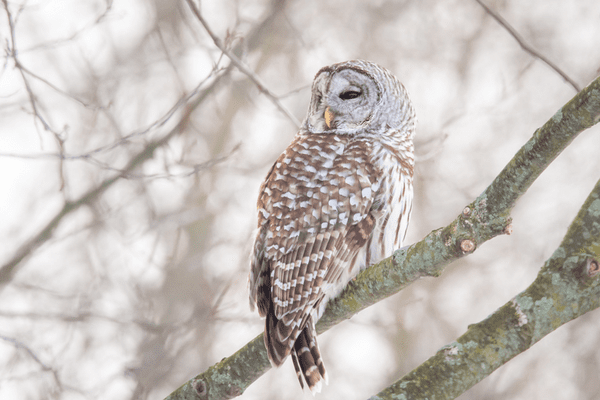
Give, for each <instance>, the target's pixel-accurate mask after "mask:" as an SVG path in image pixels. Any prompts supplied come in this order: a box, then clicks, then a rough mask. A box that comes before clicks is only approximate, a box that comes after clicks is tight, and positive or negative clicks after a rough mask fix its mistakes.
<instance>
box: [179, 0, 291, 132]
mask: <svg viewBox="0 0 600 400" xmlns="http://www.w3.org/2000/svg"><path fill="white" fill-rule="evenodd" d="M186 1H187V3H188V5H189V6H190V9H191V10H192V12H193V13H194V15H195V16H196V18H198V20H199V21H200V23H201V24H202V26H203V27H204V29H206V32H207V33H208V34H209V35H210V37H211V38H212V40H213V42H214V43H215V46H217V47H218V48H219V49H220V50H221V51H222V52H223V53H224V54H225V55H226V56H227V57H229V59H230V60H231V62H232V63H233V64H235V66H236V67H237V68H238V69H239V70H240V71H241V72H242V73H243V74H244V75H246V76H247V77H248V78H250V80H251V81H252V82H253V83H254V84H255V85H256V87H257V88H258V90H260V91H261V92H262V93H264V94H265V96H267V97H268V98H269V100H271V101H272V102H273V104H275V107H277V109H279V111H281V112H282V113H283V114H285V116H286V117H287V118H288V119H289V120H290V121H291V122H292V123H293V124H294V125H295V126H296V127H299V126H300V121H298V119H297V118H296V117H295V116H294V115H293V114H292V113H291V112H290V111H289V110H288V109H287V108H285V106H284V105H283V104H282V103H281V101H279V98H278V97H277V96H275V95H274V94H273V93H271V91H270V90H269V89H267V87H266V86H265V84H264V83H263V82H262V81H261V80H260V78H259V77H258V76H257V75H256V74H255V73H254V72H253V71H252V70H250V69H249V68H248V67H246V66H245V65H244V63H243V62H242V61H241V60H240V59H239V58H237V57H236V56H235V54H233V53H232V52H231V51H229V50H228V49H227V47H226V46H225V45H223V43H222V42H221V39H219V38H218V37H217V35H215V33H214V32H213V31H212V30H211V29H210V27H209V26H208V24H207V23H206V21H205V20H204V18H203V17H202V14H201V13H200V10H199V9H198V7H196V4H194V1H193V0H186Z"/></svg>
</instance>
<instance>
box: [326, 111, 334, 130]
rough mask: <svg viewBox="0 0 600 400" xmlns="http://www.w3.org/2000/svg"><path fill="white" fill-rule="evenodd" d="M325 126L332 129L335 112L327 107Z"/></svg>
mask: <svg viewBox="0 0 600 400" xmlns="http://www.w3.org/2000/svg"><path fill="white" fill-rule="evenodd" d="M324 117H325V125H327V129H331V121H333V112H332V111H331V108H329V107H327V108H326V109H325V115H324Z"/></svg>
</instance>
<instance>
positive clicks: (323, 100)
mask: <svg viewBox="0 0 600 400" xmlns="http://www.w3.org/2000/svg"><path fill="white" fill-rule="evenodd" d="M407 119H414V112H413V111H412V106H411V104H410V100H408V97H407V95H406V91H405V90H404V88H403V87H402V85H401V84H400V82H398V80H397V79H396V78H395V77H394V76H393V75H392V74H390V73H389V72H388V71H387V70H385V69H384V68H382V67H380V66H378V65H377V64H374V63H371V62H368V61H362V60H353V61H347V62H343V63H339V64H334V65H331V66H329V67H325V68H322V69H321V70H320V71H319V72H318V73H317V75H316V77H315V80H314V82H313V86H312V99H311V102H310V107H309V110H308V116H307V118H306V121H305V128H306V129H307V130H308V131H309V132H311V133H328V132H331V133H336V134H356V133H360V132H365V131H381V130H382V129H389V128H393V129H396V128H398V127H399V125H401V124H402V123H404V122H406V120H407Z"/></svg>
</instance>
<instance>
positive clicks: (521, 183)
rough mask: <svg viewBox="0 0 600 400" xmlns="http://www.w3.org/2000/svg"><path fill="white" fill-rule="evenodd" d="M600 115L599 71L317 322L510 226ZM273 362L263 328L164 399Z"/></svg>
mask: <svg viewBox="0 0 600 400" xmlns="http://www.w3.org/2000/svg"><path fill="white" fill-rule="evenodd" d="M599 121H600V78H597V79H596V80H595V81H593V82H592V83H591V84H590V85H588V87H587V88H585V89H584V90H582V91H581V92H579V93H578V94H577V95H576V96H575V97H574V98H573V99H571V100H570V101H569V102H568V103H567V104H566V105H565V106H564V107H562V109H560V110H559V111H558V112H557V113H556V114H555V115H554V116H553V117H552V118H550V120H548V121H547V122H546V123H545V124H544V125H543V126H542V127H541V128H540V129H538V130H536V131H535V133H534V134H533V137H532V138H531V139H530V140H529V141H528V142H527V143H526V144H525V145H524V146H523V147H522V148H521V149H520V150H519V151H518V152H517V154H516V155H515V156H514V158H513V159H512V160H511V161H510V162H509V163H508V165H507V166H506V167H505V168H504V170H502V172H501V173H500V174H499V175H498V176H497V177H496V179H494V181H493V182H492V183H491V184H490V186H488V188H487V189H486V190H485V191H484V192H483V193H482V194H481V195H480V196H479V197H478V198H477V199H475V201H473V202H472V203H471V204H469V205H468V206H467V207H465V208H464V210H463V212H462V213H461V214H460V215H459V216H458V217H457V218H456V219H455V220H454V221H453V222H452V223H451V224H450V225H448V226H447V227H445V228H440V229H437V230H435V231H433V232H431V233H430V234H429V235H427V236H426V237H425V238H424V239H423V240H421V241H420V242H418V243H416V244H413V245H411V246H409V247H408V248H406V249H401V250H397V251H396V252H395V253H394V254H393V255H392V256H391V257H389V258H387V259H385V260H383V261H381V262H380V263H378V264H375V265H373V266H371V267H370V268H367V269H366V270H365V271H363V272H362V273H360V274H359V275H358V277H357V278H356V280H354V281H351V282H350V283H349V284H348V286H347V287H346V289H345V290H344V291H343V292H342V294H341V295H340V296H339V297H338V298H336V299H334V300H332V301H330V302H329V303H328V305H327V309H326V311H325V313H324V315H323V317H322V318H321V319H320V320H319V322H318V324H317V327H316V328H317V332H319V333H322V332H324V331H326V330H327V329H329V328H331V327H332V326H334V325H336V324H338V323H339V322H341V321H343V320H346V319H348V318H351V317H352V316H353V315H354V314H356V313H357V312H359V311H361V310H362V309H364V308H366V307H369V306H371V305H373V304H375V303H377V302H378V301H381V300H383V299H384V298H386V297H389V296H391V295H393V294H395V293H397V292H398V291H400V290H402V289H403V288H405V287H406V286H408V285H409V284H411V283H412V282H414V281H416V280H417V279H419V278H420V277H422V276H439V275H440V274H441V272H442V271H443V270H444V268H445V266H446V265H448V264H450V263H451V262H453V261H455V260H457V259H459V258H461V257H464V256H466V255H468V254H471V253H473V252H474V251H475V250H476V249H477V248H478V247H479V246H481V245H482V244H483V243H484V242H486V241H487V240H490V239H492V238H494V237H496V236H498V235H501V234H510V230H511V227H510V222H511V220H510V211H511V209H512V208H513V206H514V205H515V203H516V201H517V200H518V199H519V197H521V196H522V195H523V194H524V193H525V192H526V191H527V190H528V189H529V187H530V186H531V184H532V183H533V182H534V181H535V180H536V179H537V178H538V177H539V176H540V174H541V173H542V172H543V171H544V169H545V168H546V167H547V166H548V165H550V163H551V162H552V161H553V160H554V159H555V158H556V157H557V156H558V154H560V152H561V151H562V150H564V149H565V148H566V147H567V146H568V145H569V144H570V143H571V142H572V141H573V140H574V139H575V137H577V136H578V135H579V133H581V132H582V131H583V130H585V129H588V128H589V127H591V126H593V125H595V124H596V123H598V122H599ZM270 368H271V364H270V363H269V359H268V357H267V351H266V349H265V347H264V341H263V334H260V335H258V336H257V337H256V338H254V339H253V340H252V341H250V342H249V343H248V344H246V346H244V347H243V348H241V349H240V350H239V351H238V352H236V353H235V354H233V355H232V356H230V357H227V358H224V359H223V360H222V361H220V362H218V363H217V364H215V365H213V366H212V367H210V368H209V369H208V370H206V371H205V372H203V373H201V374H199V375H197V376H196V377H195V378H193V379H191V380H189V381H188V382H186V383H184V384H183V385H182V386H181V387H179V388H178V389H177V390H175V391H174V392H173V393H171V394H170V395H169V396H168V397H167V398H166V399H168V400H184V399H190V400H191V399H197V398H200V399H203V400H204V399H211V400H214V399H225V398H232V397H235V396H239V395H240V394H242V393H243V392H244V390H246V388H247V387H248V386H250V385H251V384H252V382H254V381H255V380H256V379H258V378H259V377H260V376H261V375H262V374H264V373H265V372H266V371H268V370H269V369H270Z"/></svg>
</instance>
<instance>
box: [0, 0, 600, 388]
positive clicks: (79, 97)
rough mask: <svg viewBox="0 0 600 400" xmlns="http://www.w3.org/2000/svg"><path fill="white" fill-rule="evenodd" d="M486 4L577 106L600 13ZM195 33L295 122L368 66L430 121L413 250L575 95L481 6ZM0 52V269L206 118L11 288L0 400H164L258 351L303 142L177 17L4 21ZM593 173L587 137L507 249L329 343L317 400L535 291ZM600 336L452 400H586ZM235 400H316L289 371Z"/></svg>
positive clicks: (233, 11)
mask: <svg viewBox="0 0 600 400" xmlns="http://www.w3.org/2000/svg"><path fill="white" fill-rule="evenodd" d="M486 4H487V5H488V6H489V7H491V8H492V9H493V10H495V11H496V12H497V13H498V14H500V15H502V16H503V17H504V18H505V19H506V20H507V21H508V22H509V23H510V24H511V25H512V26H513V27H514V29H515V30H516V31H517V32H518V33H519V34H520V35H521V36H522V37H523V39H524V40H525V41H526V42H527V43H528V44H529V45H531V47H532V48H533V49H535V50H536V51H537V52H539V54H542V55H543V56H544V57H546V58H548V59H549V60H551V61H552V62H553V63H555V64H556V65H557V66H559V67H560V68H561V69H562V70H563V71H564V72H565V73H566V74H568V75H569V77H570V78H571V79H572V80H573V81H574V82H576V84H577V85H578V86H579V87H584V86H585V85H587V84H588V83H589V82H590V81H591V80H593V79H594V78H595V77H596V76H597V75H598V73H599V68H600V45H599V44H600V23H599V21H600V5H598V2H597V0H579V1H576V2H575V1H558V0H550V1H548V0H544V1H542V0H532V1H528V2H520V1H516V0H512V1H509V0H506V1H494V0H488V1H486ZM7 9H8V11H9V13H10V17H9V13H7ZM201 12H202V15H203V16H204V18H205V19H206V21H207V22H208V24H209V25H210V27H211V29H212V30H213V31H214V32H215V34H216V35H217V36H218V37H219V38H220V39H221V40H222V41H223V43H224V44H225V45H226V46H227V47H228V48H229V49H231V50H232V51H235V52H236V54H238V56H239V57H240V58H241V59H242V60H243V61H244V63H245V64H246V65H247V66H248V67H249V68H250V69H251V70H252V71H254V73H255V74H256V76H257V77H259V78H260V80H261V81H262V82H263V83H264V84H265V86H266V87H267V88H268V90H270V91H271V92H273V93H274V94H275V95H277V97H278V98H279V100H280V101H281V103H282V104H283V105H284V106H285V107H286V108H287V109H288V110H289V111H290V112H291V113H292V114H293V115H294V116H295V117H296V118H297V119H299V120H302V119H303V118H304V115H305V111H306V109H307V107H308V101H309V97H310V83H311V81H312V78H313V76H314V75H315V73H316V72H317V70H318V69H319V68H320V67H322V66H324V65H328V64H331V63H334V62H339V61H343V60H347V59H352V58H364V59H369V60H372V61H375V62H377V63H379V64H381V65H383V66H385V67H387V68H388V69H390V70H391V71H393V73H394V74H396V75H397V76H398V77H399V78H400V80H401V81H402V82H404V84H405V86H406V88H407V89H408V91H409V93H410V95H411V97H412V99H413V101H414V103H415V107H416V110H417V115H418V119H419V125H418V131H417V136H416V142H415V145H416V154H417V167H416V178H415V191H416V194H415V203H414V211H413V217H412V223H411V226H410V228H409V234H408V238H407V244H410V243H413V242H415V241H418V240H420V239H421V238H422V237H423V236H425V235H426V234H427V233H428V232H430V231H431V230H433V229H436V228H439V227H442V226H445V225H446V224H448V223H449V222H450V221H452V220H453V219H454V218H455V217H456V216H457V215H458V214H459V213H460V212H461V210H462V208H463V207H464V206H465V205H466V204H468V203H469V202H471V201H472V200H473V199H474V198H475V197H476V196H477V195H479V194H480V193H481V192H482V191H483V190H484V189H485V187H486V186H487V185H488V184H489V183H490V182H491V180H492V179H493V178H494V177H495V176H496V175H497V174H498V173H499V172H500V170H501V169H502V168H503V166H504V165H505V164H506V163H507V162H508V161H509V160H510V159H511V157H512V156H513V155H514V153H515V152H516V151H517V150H518V149H519V148H520V147H521V146H522V145H523V144H524V143H525V142H526V140H527V139H528V138H529V137H530V136H531V135H532V134H533V132H534V131H535V129H536V128H538V127H539V126H541V125H542V124H543V123H544V122H545V121H546V120H548V119H549V118H550V117H551V116H552V115H553V114H554V113H555V112H556V111H557V110H558V109H559V108H560V107H561V106H562V105H563V104H564V103H565V102H567V101H568V100H569V99H571V98H572V97H573V96H574V95H575V93H576V89H575V88H574V87H573V86H572V85H571V84H569V83H568V82H566V81H565V80H564V79H563V78H562V77H561V76H560V75H559V74H558V73H557V72H556V71H554V70H553V69H552V68H550V67H549V66H548V65H546V64H545V63H544V62H542V61H541V60H540V59H539V57H536V56H535V55H534V54H531V53H530V52H527V51H525V50H524V49H523V48H521V47H520V46H519V44H518V43H517V41H516V40H515V38H514V37H513V36H511V34H510V33H509V32H508V31H507V30H506V29H505V28H503V27H502V26H500V25H499V24H498V23H497V22H496V21H495V20H494V19H493V18H492V17H491V16H490V15H489V13H486V11H485V10H484V9H483V8H482V7H481V5H480V4H478V3H477V2H476V1H475V0H449V1H433V0H423V1H390V0H379V1H370V2H365V1H359V0H343V1H342V0H328V1H321V0H318V1H317V0H307V1H297V0H296V1H292V0H287V1H282V0H280V1H269V0H249V1H239V0H204V1H202V3H201ZM0 35H1V39H2V47H3V54H2V68H1V69H0V188H2V190H1V191H0V221H1V223H0V238H1V243H2V245H1V246H0V265H1V264H4V263H5V262H8V260H10V259H11V258H12V257H13V256H14V254H15V252H16V250H17V249H18V248H19V247H20V246H21V245H22V244H23V243H25V242H27V240H28V239H30V238H31V237H32V236H33V235H35V234H37V233H38V232H39V230H40V229H41V228H42V227H43V226H45V225H46V224H47V222H48V221H49V220H50V219H51V218H52V217H54V216H55V215H56V214H57V213H58V212H59V210H60V209H61V207H62V205H63V204H64V202H65V201H66V200H73V199H78V198H79V197H80V196H81V195H82V194H84V193H86V192H87V191H88V190H90V189H91V188H94V187H96V186H97V185H99V184H100V183H101V182H102V181H103V180H105V179H107V178H110V177H111V176H116V175H118V174H119V173H120V171H121V170H122V169H123V168H124V167H125V166H126V165H127V163H128V161H129V160H131V158H132V157H134V156H135V155H136V154H138V153H139V152H140V151H142V150H143V149H144V148H145V147H146V146H147V145H148V143H150V142H151V141H152V140H157V139H159V138H161V137H164V136H165V135H167V134H168V132H169V131H170V130H171V129H173V127H174V126H175V125H176V124H177V122H178V121H180V120H181V119H182V118H184V114H185V113H186V111H188V110H190V106H189V105H190V104H192V103H194V102H195V101H196V100H197V99H198V96H199V94H201V95H203V96H204V98H203V101H202V102H201V103H200V104H199V105H198V106H197V107H196V108H195V109H193V111H192V113H191V115H190V118H189V123H188V124H187V125H186V128H185V130H184V131H183V132H182V133H181V134H178V135H175V136H174V137H173V138H172V139H171V140H169V141H168V143H167V144H166V145H165V146H162V147H160V148H159V149H158V150H157V151H156V152H155V154H154V157H153V158H152V159H151V160H149V161H147V162H145V163H144V164H143V165H142V167H140V168H137V169H135V170H134V171H131V172H130V173H128V174H127V175H126V176H124V177H122V178H120V179H118V181H117V182H116V183H115V184H114V185H112V186H111V187H110V188H109V189H108V190H107V191H106V192H105V193H103V194H102V195H101V196H99V197H97V198H94V199H91V200H90V201H89V202H88V203H87V204H86V205H84V206H82V207H81V208H79V209H78V210H76V211H75V212H73V213H71V214H69V215H68V216H66V217H65V218H64V219H63V220H62V222H61V223H60V225H59V226H58V228H57V229H56V230H55V231H54V234H53V235H52V237H51V238H50V239H49V240H48V241H47V242H45V243H44V244H43V245H42V246H41V247H40V248H38V249H36V250H35V251H34V252H32V253H31V255H30V256H29V257H27V258H26V259H25V260H24V261H23V262H21V263H20V264H19V267H18V269H17V270H16V273H15V274H14V275H13V276H12V277H11V279H10V281H8V282H4V283H3V284H2V286H1V287H0V398H3V399H64V400H67V399H69V400H70V399H113V400H115V399H116V400H118V399H162V398H163V397H164V396H166V395H167V394H169V393H170V392H171V391H172V390H174V389H176V388H177V387H178V386H180V385H181V384H182V383H183V382H185V381H186V380H187V379H190V378H191V377H193V376H194V375H196V374H197V373H199V372H202V371H204V370H205V369H206V368H208V367H209V366H211V365H213V364H214V363H216V362H218V361H219V360H220V359H221V358H223V357H226V356H229V355H230V354H232V353H233V352H234V351H236V350H237V349H239V348H240V347H241V346H243V345H244V344H245V343H247V342H248V341H249V340H250V339H252V338H254V337H255V336H256V335H257V334H258V333H260V332H261V330H262V327H263V322H262V321H261V320H260V318H259V317H258V315H257V314H255V313H251V312H250V311H249V308H248V298H247V288H246V285H247V273H248V268H249V253H250V248H251V243H252V239H253V229H254V227H255V224H256V216H255V212H256V209H255V201H256V197H257V195H258V188H259V185H260V183H261V181H262V179H263V178H264V176H265V174H266V172H267V170H268V168H269V167H270V166H271V164H272V163H273V161H274V160H275V159H276V158H277V156H278V155H279V154H280V152H281V151H282V150H283V149H284V148H285V147H286V146H287V145H288V144H289V142H290V141H291V139H292V137H293V135H294V134H295V132H296V128H297V127H296V126H295V125H294V123H293V122H292V121H291V120H290V119H289V118H287V117H286V116H285V115H284V114H283V113H282V112H280V111H279V110H278V109H277V107H275V105H274V104H273V102H272V101H271V100H270V99H269V98H268V97H266V96H265V95H264V94H262V93H261V91H260V90H258V88H257V86H256V85H255V84H254V83H253V82H252V81H251V80H250V79H248V77H247V76H246V75H244V74H242V73H240V72H239V71H238V70H237V69H235V68H232V69H228V66H229V64H230V61H229V59H228V58H227V57H226V56H224V55H222V53H221V51H220V50H219V49H218V48H217V47H216V46H215V44H214V43H213V41H212V39H211V38H210V36H209V35H208V34H207V33H206V31H205V30H204V28H203V27H202V26H201V25H200V23H199V21H198V19H196V17H195V16H194V15H193V14H192V13H191V12H190V9H189V7H188V5H187V4H186V3H185V2H184V1H172V0H122V1H118V2H114V3H113V2H112V1H111V0H104V1H101V0H86V1H75V0H48V1H27V0H10V1H7V0H3V2H2V5H1V9H0ZM13 50H14V52H13ZM15 54H16V57H17V58H16V59H15V58H14V57H13V56H14V55H15ZM599 149H600V129H599V128H598V127H595V128H593V129H590V130H588V131H586V132H584V133H583V134H581V135H580V137H579V138H577V139H576V140H575V142H574V143H573V144H572V145H571V146H569V147H568V148H567V150H566V151H565V152H564V153H563V154H561V155H560V156H559V157H558V159H557V160H556V161H555V162H554V163H553V164H552V165H551V166H550V167H549V168H548V169H547V170H546V171H545V172H544V173H543V175H542V176H541V177H540V178H539V179H538V180H537V181H536V182H535V183H534V185H533V186H532V187H531V189H530V190H529V191H528V193H527V194H526V195H525V196H523V197H522V198H521V200H520V201H519V203H518V204H517V206H516V208H515V210H514V213H513V218H514V222H513V228H514V231H513V234H512V235H511V236H503V237H498V238H496V239H494V240H491V241H490V242H487V243H485V244H484V245H483V246H482V247H481V248H480V249H478V250H477V251H476V252H475V253H474V254H473V255H471V256H469V257H467V258H464V259H462V260H460V261H458V262H456V263H454V264H452V265H450V266H449V267H448V268H447V269H446V271H445V272H444V273H443V275H442V276H441V277H439V278H435V279H434V278H427V279H422V280H420V281H418V282H416V283H414V284H413V285H412V286H410V287H409V288H407V289H405V290H404V291H402V292H401V293H399V294H397V295H395V296H393V297H391V298H389V299H387V300H386V301H383V302H381V303H379V304H377V305H375V306H373V307H371V308H370V309H368V310H365V311H364V312H362V313H360V314H359V315H357V316H355V317H354V318H352V319H351V320H350V321H347V322H345V323H343V324H341V325H339V326H337V327H335V328H333V329H331V330H330V331H328V332H326V333H325V334H323V335H322V336H321V338H320V339H319V343H320V345H321V350H322V353H323V355H324V360H325V363H326V366H327V368H328V371H329V376H330V383H329V385H328V386H327V387H325V388H324V390H323V393H322V394H321V396H320V398H322V399H339V398H347V399H360V398H368V397H370V396H371V395H373V394H375V393H377V392H378V391H380V390H381V389H383V388H384V387H386V386H387V385H389V384H390V383H392V382H393V381H395V380H396V379H398V378H400V377H402V376H403V375H404V374H406V373H407V372H409V371H410V370H412V369H413V368H414V367H416V366H417V365H419V364H420V363H421V362H423V361H424V360H426V359H427V358H429V357H430V356H431V355H433V354H434V353H435V352H436V351H437V350H438V349H439V348H440V347H442V346H443V345H445V344H447V343H449V342H452V341H453V340H455V339H456V338H457V337H458V336H460V335H461V334H462V333H464V331H465V330H466V329H467V326H468V325H469V324H470V323H475V322H478V321H480V320H482V319H483V318H485V317H486V316H488V315H489V314H491V313H492V312H494V310H496V309H497V308H498V307H500V306H501V305H503V304H504V303H506V302H507V301H509V300H510V299H511V298H512V297H513V296H515V295H516V294H517V293H519V292H520V291H521V290H523V289H525V288H526V287H527V286H528V285H529V284H530V283H531V282H532V281H533V279H534V278H535V276H536V274H537V272H538V270H539V269H540V267H541V266H542V264H543V262H544V260H546V259H547V258H548V257H550V255H551V254H552V252H553V251H554V249H555V248H556V247H557V246H558V244H559V243H560V240H561V238H562V237H563V235H564V234H565V232H566V229H567V227H568V225H569V224H570V222H571V221H572V219H573V218H574V216H575V215H576V213H577V211H578V209H579V207H580V206H581V204H582V203H583V201H584V199H585V198H586V197H587V195H588V194H589V192H590V190H591V189H592V187H593V186H594V184H595V182H596V180H597V179H598V178H600V157H598V150H599ZM599 330H600V312H598V311H595V312H591V313H589V314H587V315H585V316H583V317H581V318H579V319H578V320H576V321H574V322H572V323H569V324H567V325H566V326H564V327H562V328H560V329H558V330H557V331H555V332H554V333H552V334H551V335H549V336H548V337H546V338H545V339H543V340H542V341H541V342H540V343H538V344H536V345H535V346H534V347H533V348H532V349H531V350H530V351H527V352H526V353H525V354H522V355H520V356H518V357H517V358H515V359H513V360H512V361H510V362H509V363H508V364H506V365H505V366H503V367H502V368H500V369H499V370H498V371H496V372H494V373H493V374H492V375H491V376H490V377H488V378H487V379H485V380H484V381H483V382H481V383H480V384H478V385H476V386H475V387H474V388H472V389H471V390H469V391H468V392H466V393H465V394H463V395H462V396H461V397H460V399H463V400H467V399H481V398H486V399H507V398H510V399H528V400H531V399H547V398H551V399H593V398H597V394H598V393H599V392H600V381H599V380H598V379H597V376H598V374H599V373H600V352H599V351H598V350H597V349H598V348H600V338H599V336H598V334H597V332H598V331H599ZM241 398H242V399H248V400H250V399H300V398H305V399H309V398H311V396H310V394H309V393H304V394H303V393H302V392H301V391H300V388H299V386H298V383H297V382H296V377H295V374H294V371H293V367H292V365H291V362H287V363H286V364H285V365H284V366H283V367H282V368H279V369H277V370H273V369H272V370H270V371H269V372H268V373H267V374H266V375H265V376H263V377H262V378H261V379H259V380H258V381H257V382H256V383H255V384H253V385H252V386H251V387H250V388H249V389H248V390H247V391H246V392H245V393H244V394H243V395H242V397H241Z"/></svg>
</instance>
